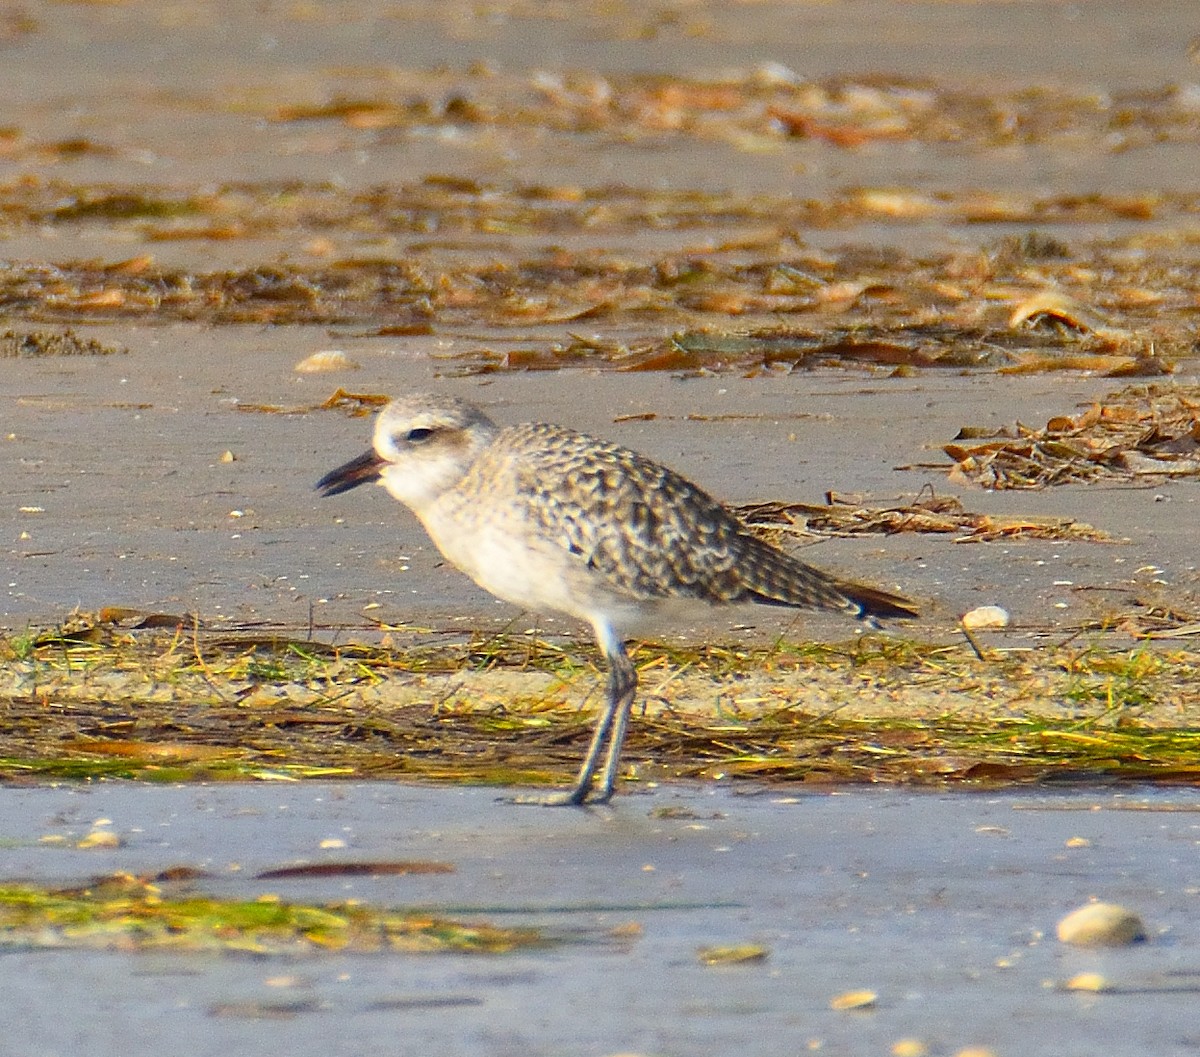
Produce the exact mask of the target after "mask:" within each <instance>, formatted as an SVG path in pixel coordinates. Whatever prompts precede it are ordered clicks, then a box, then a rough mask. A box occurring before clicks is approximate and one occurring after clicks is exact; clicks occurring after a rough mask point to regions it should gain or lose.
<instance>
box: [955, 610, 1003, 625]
mask: <svg viewBox="0 0 1200 1057" xmlns="http://www.w3.org/2000/svg"><path fill="white" fill-rule="evenodd" d="M962 626H963V627H964V628H970V629H972V630H974V629H976V628H1006V627H1008V610H1007V609H1001V608H1000V607H999V606H978V607H976V608H975V609H972V610H970V611H968V612H966V613H964V614H963V618H962Z"/></svg>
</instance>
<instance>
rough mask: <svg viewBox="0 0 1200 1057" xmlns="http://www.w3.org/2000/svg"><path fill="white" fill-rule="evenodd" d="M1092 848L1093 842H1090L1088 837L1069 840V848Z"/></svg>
mask: <svg viewBox="0 0 1200 1057" xmlns="http://www.w3.org/2000/svg"><path fill="white" fill-rule="evenodd" d="M1091 846H1092V842H1091V841H1090V840H1088V839H1087V837H1068V838H1067V847H1068V848H1090V847H1091Z"/></svg>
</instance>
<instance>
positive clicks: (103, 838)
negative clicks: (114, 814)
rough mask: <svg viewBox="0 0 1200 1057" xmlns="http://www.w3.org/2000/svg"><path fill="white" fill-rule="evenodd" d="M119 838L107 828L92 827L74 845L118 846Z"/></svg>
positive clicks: (83, 846) (94, 846)
mask: <svg viewBox="0 0 1200 1057" xmlns="http://www.w3.org/2000/svg"><path fill="white" fill-rule="evenodd" d="M120 846H121V838H120V837H118V836H117V835H116V834H115V833H113V831H112V830H109V829H94V830H92V832H91V833H89V834H88V835H87V836H86V837H84V838H83V839H82V840H80V841H78V842H77V843H76V845H75V847H77V848H119V847H120Z"/></svg>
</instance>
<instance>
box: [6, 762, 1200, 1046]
mask: <svg viewBox="0 0 1200 1057" xmlns="http://www.w3.org/2000/svg"><path fill="white" fill-rule="evenodd" d="M662 809H671V813H672V814H674V815H679V816H681V817H672V818H663V817H660V816H661V812H662ZM0 817H2V818H3V823H2V825H0V835H2V836H3V837H4V838H5V841H4V843H5V847H4V848H3V850H0V875H2V876H4V877H5V878H10V879H11V878H37V879H39V880H41V881H43V882H48V883H60V882H61V883H72V882H75V881H78V880H79V879H81V878H85V877H88V876H91V875H93V874H98V873H105V872H109V871H114V870H127V871H131V872H143V871H151V870H159V869H162V868H165V867H167V866H172V865H181V864H186V865H190V866H197V867H203V868H205V869H207V870H209V871H211V872H212V873H213V874H214V875H215V876H214V878H213V879H212V880H206V881H204V882H202V885H203V887H204V889H205V890H206V891H210V892H215V893H220V894H229V895H235V894H236V895H242V896H246V895H257V894H262V893H264V892H268V891H269V892H274V893H276V894H278V895H279V896H280V897H281V898H283V899H285V900H287V899H313V900H328V901H338V900H344V899H347V898H356V899H362V900H367V901H370V902H373V903H380V904H387V905H396V906H400V905H405V906H408V905H421V906H428V907H433V908H439V909H447V910H451V911H453V912H455V913H457V914H462V915H466V916H470V917H476V918H483V919H489V920H492V921H495V922H497V923H499V924H505V925H508V924H515V923H533V924H539V925H544V926H546V927H548V928H550V929H552V930H577V929H578V930H583V935H584V936H585V938H587V939H588V940H593V941H594V940H599V941H600V942H583V943H579V944H569V945H567V946H563V947H557V948H551V949H548V950H545V951H534V952H524V953H520V954H514V955H503V956H462V955H423V956H407V955H388V956H380V955H376V956H357V957H347V956H342V955H330V956H328V957H312V958H307V959H301V960H295V959H284V958H275V959H261V960H260V959H245V960H243V959H237V958H212V957H202V956H164V955H153V956H145V955H142V956H136V955H127V954H97V953H87V954H80V953H74V952H70V953H68V952H42V951H18V952H13V953H9V954H8V955H7V956H6V957H4V958H3V959H0V987H3V989H4V993H5V994H6V996H7V1005H8V1008H9V1010H10V1016H9V1018H8V1020H9V1026H8V1036H9V1039H8V1044H7V1046H6V1049H7V1050H8V1052H14V1053H17V1052H19V1053H22V1054H28V1055H38V1057H50V1055H58V1054H63V1055H66V1054H78V1053H81V1052H87V1053H89V1054H91V1055H93V1057H104V1055H106V1054H118V1053H120V1054H125V1053H130V1052H147V1053H149V1052H173V1051H176V1050H177V1049H178V1047H179V1042H180V1039H181V1038H183V1039H187V1040H188V1041H187V1050H188V1052H191V1053H194V1054H226V1053H230V1052H249V1050H250V1049H251V1048H252V1049H253V1051H254V1052H257V1053H263V1054H272V1053H289V1054H310V1053H311V1054H317V1053H320V1054H374V1053H396V1052H422V1053H425V1054H434V1055H436V1054H489V1055H490V1054H532V1055H537V1054H564V1053H578V1054H601V1053H616V1052H639V1053H659V1054H713V1055H716V1054H728V1053H731V1052H734V1051H735V1050H737V1049H740V1048H746V1047H747V1046H749V1047H750V1048H751V1049H752V1051H753V1052H754V1053H756V1054H767V1055H774V1054H780V1055H783V1054H795V1053H797V1052H803V1051H805V1050H806V1049H809V1048H812V1049H814V1050H818V1051H819V1052H821V1053H831V1054H859V1053H884V1052H888V1050H889V1049H890V1047H891V1046H892V1044H894V1043H895V1042H896V1041H897V1040H900V1039H903V1038H915V1039H920V1040H921V1041H923V1042H924V1043H925V1044H926V1045H927V1046H928V1047H929V1051H930V1052H931V1053H954V1052H957V1051H958V1050H959V1049H961V1048H963V1047H966V1046H971V1045H975V1046H987V1047H990V1048H991V1049H992V1050H993V1051H994V1052H995V1053H997V1054H1018V1053H1019V1054H1024V1055H1038V1054H1047V1055H1049V1054H1053V1055H1055V1057H1064V1055H1067V1057H1069V1055H1073V1054H1079V1055H1083V1054H1094V1053H1100V1052H1103V1053H1105V1054H1129V1055H1134V1054H1146V1053H1154V1054H1159V1055H1170V1054H1191V1053H1195V1052H1196V1048H1197V1046H1200V1025H1198V1024H1197V1021H1196V1018H1195V1001H1196V999H1195V991H1196V988H1197V987H1200V936H1198V935H1197V930H1196V927H1195V903H1196V898H1197V896H1196V893H1197V890H1198V886H1200V870H1198V868H1197V862H1198V857H1197V854H1196V849H1197V844H1198V843H1200V794H1198V793H1196V792H1195V791H1190V790H1189V791H1175V790H1171V791H1161V790H1157V791H1156V790H1134V791H1129V790H1124V791H1121V792H1112V791H1109V790H1105V789H1093V790H1088V791H1073V792H1066V793H1061V792H1037V793H1020V794H1003V795H990V794H978V795H966V796H964V795H962V794H957V795H938V794H912V793H908V792H905V791H901V790H890V791H852V792H839V793H833V794H826V793H808V792H804V793H802V794H800V795H793V794H792V793H790V792H784V791H781V790H765V789H752V788H747V787H738V788H737V789H736V790H735V789H731V788H727V787H720V786H718V787H707V788H692V787H678V786H671V787H660V788H658V789H655V790H653V791H652V792H650V793H644V794H631V795H625V796H621V797H619V798H618V800H617V801H616V803H615V804H614V805H613V806H612V807H611V808H604V809H592V810H586V811H578V810H551V809H540V808H527V807H517V806H514V805H511V804H508V803H504V802H502V801H499V800H498V799H497V790H494V789H486V788H470V789H450V788H426V787H415V786H405V785H393V784H386V785H385V784H369V783H354V784H339V785H330V784H320V783H305V784H304V785H244V786H219V787H216V786H202V787H196V786H193V787H186V788H184V787H178V788H148V787H138V786H133V785H122V784H103V785H95V786H89V787H60V788H30V789H6V790H4V791H3V794H2V795H0ZM102 817H103V818H108V819H110V820H111V821H112V826H113V829H114V830H116V831H117V832H119V833H121V834H122V836H123V837H124V839H125V840H126V844H125V846H124V847H122V848H120V849H118V850H115V851H99V850H92V851H79V850H67V849H64V848H63V847H62V846H58V847H55V846H51V845H45V844H41V845H39V844H36V843H34V842H35V841H36V839H37V838H38V837H41V836H44V835H47V834H60V835H63V836H68V837H70V836H76V835H82V834H83V833H85V832H87V831H88V829H89V828H90V825H91V823H92V822H93V821H94V820H95V819H98V818H102ZM331 838H338V839H341V840H344V841H345V842H346V848H345V849H342V850H332V851H331V850H321V849H320V848H319V844H320V842H321V841H323V840H327V839H331ZM1071 838H1085V839H1086V840H1087V841H1089V842H1090V843H1089V844H1087V845H1086V846H1078V847H1068V846H1067V843H1066V842H1067V841H1068V840H1070V839H1071ZM380 859H420V860H436V861H439V862H447V863H450V864H453V866H454V867H455V872H454V873H452V874H445V875H435V876H411V875H410V876H391V877H379V878H352V877H335V878H332V879H307V880H297V881H287V880H274V881H255V880H253V875H254V874H255V873H257V872H259V871H260V870H262V869H266V868H270V867H274V866H280V865H286V864H291V863H296V862H321V861H355V860H358V861H361V860H380ZM1092 897H1099V898H1102V899H1105V900H1110V901H1114V902H1119V903H1122V904H1124V905H1127V906H1129V907H1130V908H1131V909H1134V910H1136V911H1137V912H1139V913H1140V914H1141V915H1142V916H1143V918H1144V920H1145V921H1146V924H1147V928H1148V931H1149V934H1150V941H1149V942H1147V943H1144V944H1140V945H1138V946H1136V947H1133V948H1127V949H1122V950H1117V951H1109V952H1103V951H1100V952H1097V951H1087V950H1079V949H1072V948H1068V947H1065V946H1063V945H1062V944H1060V943H1059V942H1058V941H1057V940H1056V939H1054V925H1055V922H1056V921H1057V920H1058V919H1059V918H1060V917H1061V916H1062V915H1063V914H1065V913H1066V912H1067V911H1069V910H1071V909H1073V908H1074V907H1076V906H1077V905H1079V904H1081V903H1083V902H1085V901H1087V900H1088V899H1089V898H1092ZM634 923H636V925H637V926H639V927H640V929H641V933H640V935H639V934H635V935H633V936H632V937H629V938H624V939H619V940H617V939H613V938H612V936H611V935H610V933H611V930H614V929H618V930H619V931H622V932H623V931H625V930H624V929H623V928H622V927H623V926H629V925H631V924H634ZM744 943H759V944H763V945H765V946H766V947H767V948H768V950H769V956H768V958H767V959H766V960H765V961H763V962H760V963H752V964H748V965H741V966H726V967H719V968H713V967H706V966H704V965H702V964H701V963H700V961H699V959H698V957H697V949H698V948H700V947H703V946H709V945H714V944H744ZM1081 972H1099V973H1101V974H1103V975H1104V976H1105V977H1106V978H1108V980H1109V981H1110V983H1111V984H1112V985H1113V986H1114V987H1115V988H1117V991H1116V992H1115V993H1109V994H1100V995H1095V994H1081V993H1067V992H1064V991H1062V990H1059V989H1057V988H1056V987H1055V984H1056V983H1061V982H1062V981H1064V980H1066V979H1069V978H1070V977H1072V976H1074V975H1076V974H1077V973H1081ZM859 988H866V989H869V990H872V991H875V992H877V993H878V996H879V998H878V1003H877V1005H876V1006H875V1007H874V1008H873V1009H870V1010H859V1011H848V1012H837V1011H834V1010H832V1009H830V1007H829V1001H830V999H831V998H833V997H834V996H835V995H838V994H839V993H842V992H844V991H847V990H851V989H859ZM255 1003H267V1004H270V1003H285V1004H289V1005H291V1013H290V1014H289V1015H284V1016H281V1017H268V1018H266V1019H261V1018H256V1017H254V1016H251V1015H250V1014H249V1013H247V1012H246V1011H247V1010H255V1009H261V1008H262V1007H260V1006H256V1005H255ZM818 1044H819V1045H818Z"/></svg>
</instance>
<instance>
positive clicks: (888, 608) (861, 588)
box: [837, 581, 921, 620]
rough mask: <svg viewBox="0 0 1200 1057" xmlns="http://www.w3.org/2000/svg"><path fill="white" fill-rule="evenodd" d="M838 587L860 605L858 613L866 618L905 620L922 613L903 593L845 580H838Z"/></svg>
mask: <svg viewBox="0 0 1200 1057" xmlns="http://www.w3.org/2000/svg"><path fill="white" fill-rule="evenodd" d="M837 587H838V590H839V591H841V593H842V594H844V595H845V596H846V597H847V598H848V599H850V601H851V602H853V603H855V605H857V606H858V615H859V616H860V617H863V618H864V619H876V618H878V619H882V620H904V619H906V618H911V617H919V616H920V615H921V614H920V612H919V611H918V609H917V607H916V606H915V605H914V604H913V603H912V602H910V601H909V600H908V599H907V598H905V597H904V596H903V595H894V594H891V593H890V592H888V591H880V590H879V589H878V588H875V587H867V586H865V585H864V584H851V583H845V582H844V581H838V585H837Z"/></svg>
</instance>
